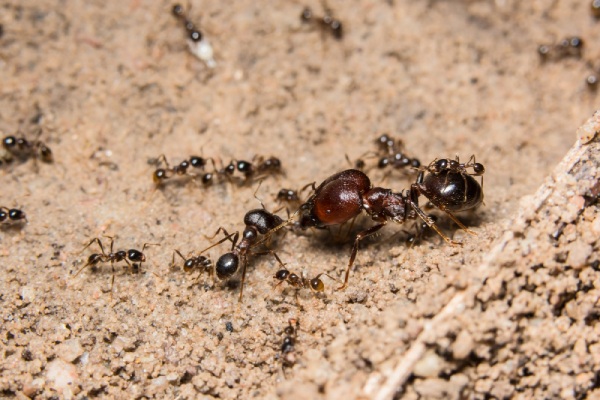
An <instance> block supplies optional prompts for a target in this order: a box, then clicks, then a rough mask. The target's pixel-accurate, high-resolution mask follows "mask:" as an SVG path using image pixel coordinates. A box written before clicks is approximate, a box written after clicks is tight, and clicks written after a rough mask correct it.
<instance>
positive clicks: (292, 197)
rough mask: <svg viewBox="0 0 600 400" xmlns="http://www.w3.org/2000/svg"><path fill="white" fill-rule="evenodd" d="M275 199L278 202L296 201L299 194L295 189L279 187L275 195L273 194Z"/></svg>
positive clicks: (298, 199) (298, 198)
mask: <svg viewBox="0 0 600 400" xmlns="http://www.w3.org/2000/svg"><path fill="white" fill-rule="evenodd" d="M275 199H276V200H277V201H278V202H280V203H282V202H286V203H296V202H299V201H300V196H298V191H296V190H293V189H281V190H280V191H279V192H278V193H277V196H275Z"/></svg>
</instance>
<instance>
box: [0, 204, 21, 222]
mask: <svg viewBox="0 0 600 400" xmlns="http://www.w3.org/2000/svg"><path fill="white" fill-rule="evenodd" d="M21 221H25V222H27V217H26V216H25V213H24V212H23V211H21V210H19V209H17V208H10V209H9V208H7V207H0V224H3V223H17V222H21Z"/></svg>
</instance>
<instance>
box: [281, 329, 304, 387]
mask: <svg viewBox="0 0 600 400" xmlns="http://www.w3.org/2000/svg"><path fill="white" fill-rule="evenodd" d="M299 329H300V322H299V321H298V320H297V319H296V318H290V319H289V320H288V326H286V327H285V329H284V330H283V333H285V337H284V338H283V342H282V343H281V370H282V371H283V374H284V375H285V369H286V368H291V367H293V366H294V364H296V354H295V353H296V352H295V350H296V339H297V338H298V330H299Z"/></svg>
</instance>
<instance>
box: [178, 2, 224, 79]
mask: <svg viewBox="0 0 600 400" xmlns="http://www.w3.org/2000/svg"><path fill="white" fill-rule="evenodd" d="M172 13H173V16H174V17H175V18H177V19H178V20H179V21H180V22H181V23H182V25H183V27H184V28H185V30H186V33H187V38H188V39H187V43H188V47H189V49H190V52H191V53H192V54H193V55H195V56H196V57H198V58H199V59H200V60H202V61H203V62H204V63H205V64H206V66H207V67H208V68H214V67H216V66H217V63H216V62H215V59H214V52H213V48H212V46H211V45H210V43H209V42H208V39H206V37H204V34H203V33H202V32H201V31H200V30H199V29H197V28H196V27H195V26H194V24H193V23H192V22H191V21H190V20H189V19H187V17H186V15H185V12H184V11H183V7H182V6H181V5H180V4H175V5H174V6H173V8H172Z"/></svg>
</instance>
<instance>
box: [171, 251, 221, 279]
mask: <svg viewBox="0 0 600 400" xmlns="http://www.w3.org/2000/svg"><path fill="white" fill-rule="evenodd" d="M175 254H177V255H179V257H181V259H182V260H183V271H184V272H187V273H190V272H192V271H194V270H198V271H200V274H201V273H202V271H203V270H204V271H208V273H209V274H211V275H212V262H211V261H210V258H208V257H206V256H203V255H198V256H191V257H190V256H188V258H186V257H184V256H183V255H182V254H181V252H180V251H179V250H174V251H173V259H172V260H171V266H174V265H175ZM200 274H198V279H199V278H200Z"/></svg>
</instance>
